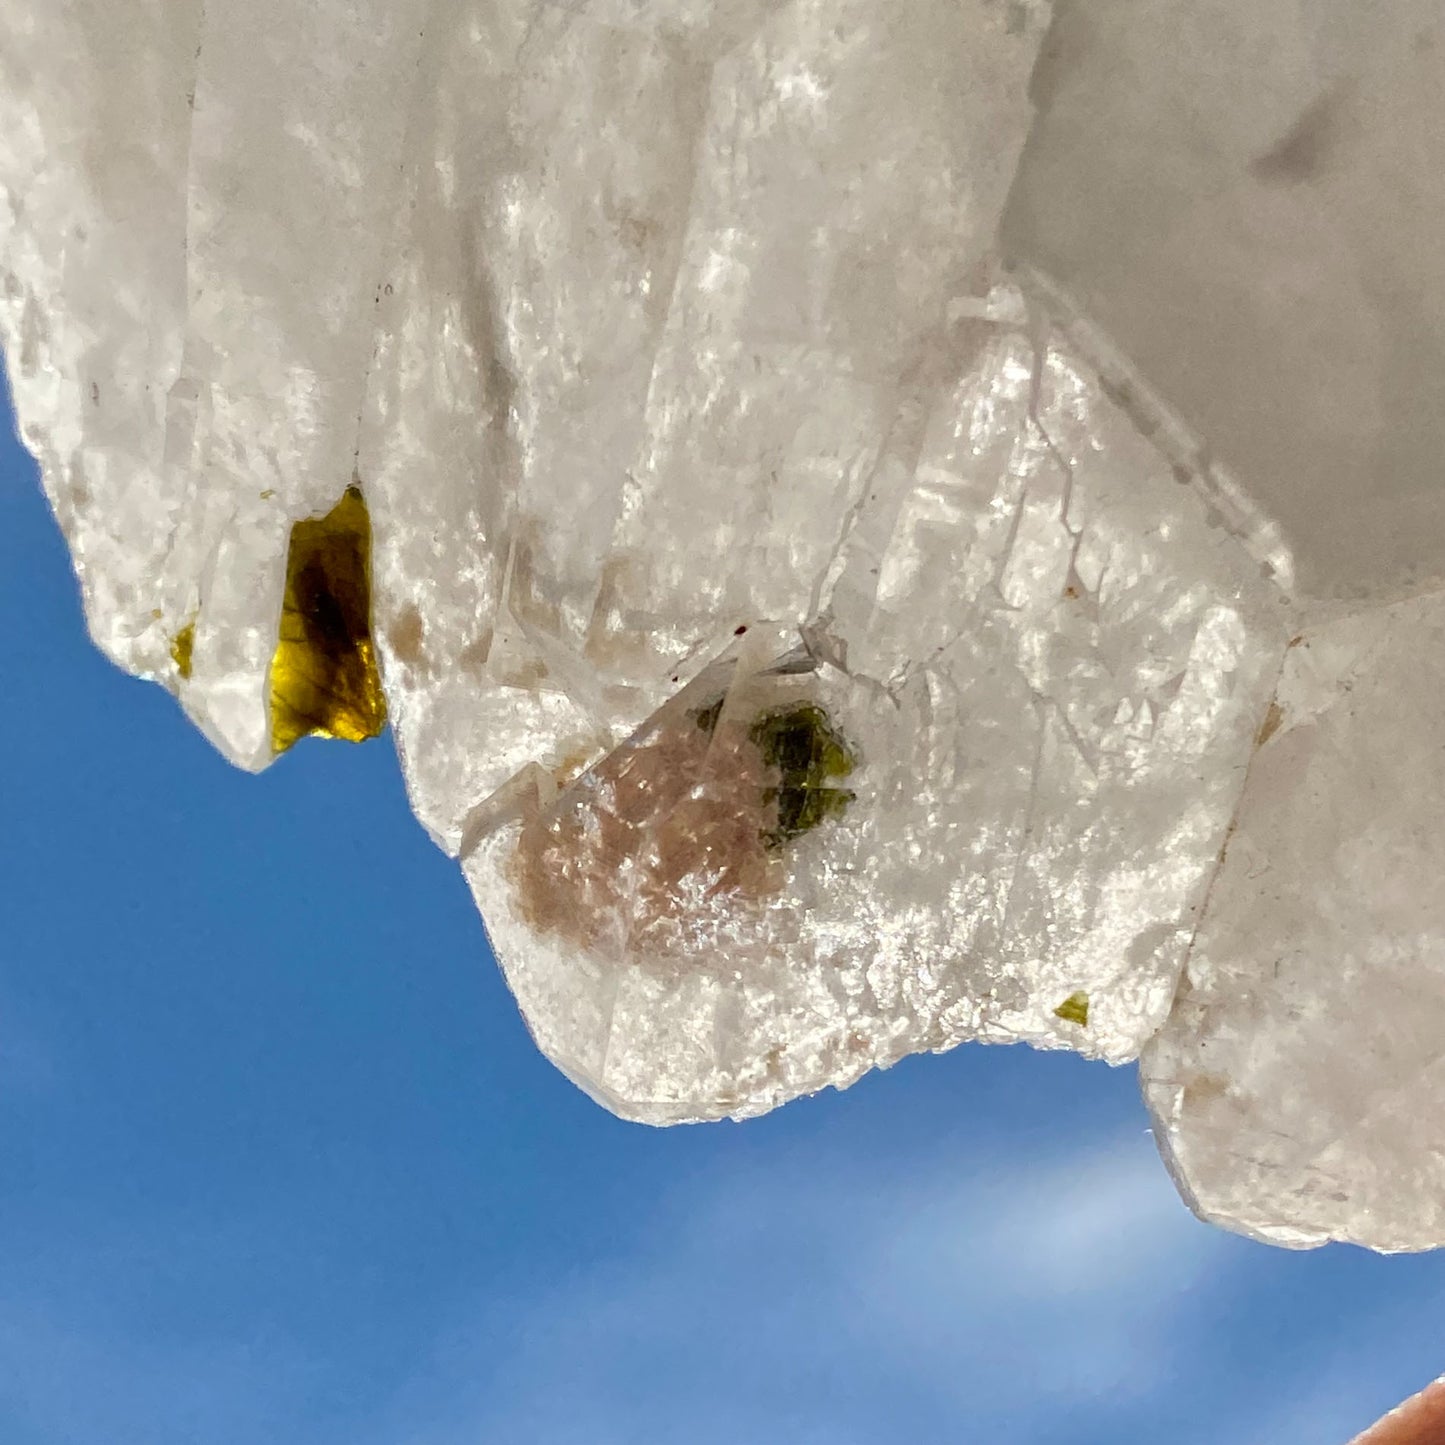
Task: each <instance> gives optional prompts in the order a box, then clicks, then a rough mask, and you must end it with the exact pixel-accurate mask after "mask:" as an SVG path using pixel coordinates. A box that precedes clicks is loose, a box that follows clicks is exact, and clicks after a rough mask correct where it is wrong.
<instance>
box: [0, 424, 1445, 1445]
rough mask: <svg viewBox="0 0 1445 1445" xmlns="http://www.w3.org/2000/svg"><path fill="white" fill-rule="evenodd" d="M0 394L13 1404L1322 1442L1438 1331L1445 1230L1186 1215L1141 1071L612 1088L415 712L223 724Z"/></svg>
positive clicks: (709, 1444) (1029, 1440)
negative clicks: (96, 619) (551, 1058)
mask: <svg viewBox="0 0 1445 1445" xmlns="http://www.w3.org/2000/svg"><path fill="white" fill-rule="evenodd" d="M4 430H5V439H4V441H3V451H0V680H3V683H0V685H3V704H0V1442H3V1445H293V1442H294V1445H484V1442H485V1445H490V1442H502V1445H511V1442H519V1445H531V1442H538V1445H674V1442H676V1445H754V1442H772V1441H781V1442H787V1445H890V1442H895V1441H897V1442H903V1441H907V1442H916V1445H928V1442H940V1445H943V1442H947V1445H960V1442H962V1445H967V1442H972V1441H978V1442H980V1445H982V1442H990V1445H992V1442H996V1441H1007V1442H1010V1445H1095V1442H1098V1445H1104V1442H1108V1445H1119V1442H1132V1441H1140V1442H1151V1445H1152V1442H1156V1441H1169V1442H1171V1445H1195V1442H1199V1445H1204V1442H1209V1445H1218V1442H1227V1445H1332V1442H1342V1441H1344V1440H1345V1439H1346V1438H1347V1437H1348V1436H1350V1435H1351V1434H1352V1433H1353V1432H1354V1431H1356V1430H1358V1429H1360V1428H1362V1427H1363V1426H1364V1425H1366V1424H1367V1423H1368V1422H1369V1421H1371V1420H1372V1419H1373V1418H1374V1417H1375V1416H1376V1415H1378V1414H1379V1413H1381V1412H1382V1411H1383V1410H1384V1409H1386V1408H1387V1407H1388V1406H1390V1405H1392V1404H1394V1403H1395V1402H1396V1401H1398V1400H1399V1399H1400V1398H1401V1397H1403V1396H1404V1395H1405V1394H1407V1393H1409V1392H1410V1391H1412V1390H1414V1389H1415V1388H1417V1387H1419V1386H1420V1385H1421V1384H1423V1383H1424V1382H1425V1381H1426V1380H1427V1379H1429V1378H1430V1377H1432V1376H1433V1375H1435V1374H1436V1373H1438V1372H1439V1371H1440V1370H1441V1369H1442V1368H1445V1259H1442V1258H1440V1257H1435V1256H1416V1257H1407V1258H1399V1259H1381V1258H1376V1257H1373V1256H1370V1255H1367V1254H1364V1253H1362V1252H1360V1251H1356V1250H1351V1249H1345V1248H1334V1249H1328V1250H1322V1251H1317V1252H1315V1253H1312V1254H1303V1255H1300V1254H1290V1253H1286V1252H1283V1251H1277V1250H1272V1249H1268V1248H1265V1247H1263V1246H1260V1245H1256V1244H1252V1243H1248V1242H1246V1241H1243V1240H1239V1239H1235V1238H1232V1237H1230V1236H1227V1235H1225V1234H1222V1233H1220V1232H1217V1231H1215V1230H1212V1229H1210V1228H1207V1227H1206V1226H1204V1225H1201V1224H1198V1223H1196V1222H1195V1221H1194V1220H1193V1219H1192V1218H1191V1217H1190V1215H1189V1214H1188V1213H1187V1211H1186V1210H1185V1208H1184V1206H1183V1205H1182V1204H1180V1203H1179V1201H1178V1200H1177V1198H1176V1197H1175V1194H1174V1192H1173V1189H1172V1188H1171V1186H1170V1184H1169V1182H1168V1180H1167V1178H1166V1176H1165V1174H1164V1170H1163V1168H1162V1166H1161V1165H1160V1164H1159V1162H1158V1158H1157V1156H1156V1154H1155V1151H1154V1148H1153V1145H1152V1144H1151V1142H1150V1140H1149V1137H1148V1135H1147V1132H1146V1124H1147V1121H1146V1117H1145V1114H1144V1110H1143V1107H1142V1105H1141V1103H1140V1102H1139V1098H1138V1094H1137V1088H1136V1084H1135V1079H1134V1074H1133V1071H1132V1069H1129V1070H1109V1069H1107V1068H1105V1067H1104V1066H1102V1065H1092V1064H1085V1063H1083V1062H1082V1061H1080V1060H1078V1059H1075V1058H1073V1057H1072V1056H1065V1055H1046V1054H1036V1053H1033V1052H1031V1051H1027V1050H1024V1049H984V1048H964V1049H959V1050H957V1051H955V1052H954V1053H952V1054H948V1055H944V1056H941V1057H930V1058H921V1059H911V1060H909V1061H907V1062H906V1063H904V1064H903V1065H900V1066H899V1067H898V1068H895V1069H893V1070H892V1071H890V1072H888V1073H886V1074H878V1075H873V1076H871V1077H870V1078H868V1079H867V1080H865V1081H864V1082H863V1083H861V1084H859V1085H858V1086H856V1087H855V1088H853V1089H852V1090H850V1091H848V1092H847V1093H845V1094H835V1093H831V1092H830V1093H827V1094H825V1095H822V1096H820V1097H818V1098H815V1099H811V1100H804V1101H801V1102H799V1103H796V1104H793V1105H790V1106H788V1107H787V1108H785V1109H783V1110H781V1111H779V1112H778V1113H775V1114H773V1115H771V1116H770V1117H768V1118H766V1119H761V1120H757V1121H754V1122H751V1123H749V1124H746V1125H741V1126H739V1125H711V1126H706V1127H700V1128H683V1129H672V1130H666V1131H655V1130H649V1129H645V1128H642V1127H639V1126H635V1125H628V1124H623V1123H620V1122H619V1121H617V1120H616V1119H613V1118H611V1117H610V1116H609V1115H607V1114H606V1113H604V1112H603V1111H602V1110H601V1109H599V1108H598V1107H597V1106H596V1105H594V1104H592V1103H590V1102H589V1101H588V1100H587V1099H586V1098H584V1097H583V1096H582V1095H581V1094H580V1093H578V1092H577V1091H576V1090H575V1089H573V1088H572V1087H571V1086H570V1085H569V1084H568V1083H567V1082H566V1081H565V1080H564V1079H563V1078H562V1077H561V1076H560V1075H559V1074H557V1073H556V1072H555V1071H554V1070H553V1069H552V1068H551V1067H550V1066H549V1065H548V1064H547V1063H546V1062H545V1061H544V1060H543V1059H542V1058H541V1057H540V1055H538V1054H537V1052H536V1051H535V1049H534V1048H533V1047H532V1044H531V1042H530V1040H529V1039H528V1037H527V1034H526V1031H525V1029H524V1028H523V1026H522V1024H521V1022H520V1020H519V1018H518V1016H517V1013H516V1010H515V1008H514V1007H513V1004H512V1001H511V998H510V996H509V995H508V993H507V991H506V988H505V986H504V985H503V983H502V981H501V979H500V977H499V975H498V973H497V971H496V968H495V966H494V964H493V963H492V960H491V959H490V957H489V956H488V953H487V950H486V947H485V944H484V941H483V935H482V930H481V928H480V926H479V924H478V921H477V918H476V916H475V913H474V910H473V907H472V903H471V899H470V897H469V895H468V893H467V891H466V888H465V886H464V885H463V882H462V879H461V877H460V874H459V873H458V871H457V869H456V868H455V867H454V866H453V865H452V864H451V863H450V862H448V860H447V859H446V858H444V857H443V856H442V855H441V854H440V853H439V852H437V851H436V849H435V848H434V847H433V846H432V845H431V844H430V843H429V842H428V840H427V839H426V837H425V836H424V835H423V833H422V831H421V829H420V827H419V826H418V825H417V824H416V823H415V822H414V821H413V819H412V817H411V815H410V813H409V811H408V809H407V806H406V800H405V796H404V793H403V789H402V783H401V779H400V776H399V774H398V771H397V766H396V761H395V758H394V755H393V753H392V751H391V748H390V746H389V744H388V743H387V742H377V743H372V744H369V745H366V746H363V747H359V748H354V747H349V746H345V745H341V744H321V743H314V742H313V743H306V744H303V745H301V746H300V747H298V748H297V749H296V750H295V751H294V752H293V753H292V754H290V755H289V756H287V757H286V758H284V759H282V761H281V762H280V763H279V764H278V765H277V766H276V767H275V768H273V769H272V770H271V771H270V772H269V773H267V774H265V775H264V776H262V777H260V778H252V777H248V776H245V775H243V774H242V773H239V772H237V771H235V770H233V769H231V768H230V767H229V766H227V765H226V764H225V763H224V762H223V761H222V760H221V759H220V758H219V757H218V756H217V755H216V754H215V753H213V752H212V751H211V749H210V748H209V746H208V745H207V744H206V743H205V742H204V741H203V740H202V738H201V737H200V735H199V734H198V733H196V732H195V731H193V730H192V729H191V728H190V726H189V725H187V724H186V723H185V722H184V720H183V719H182V717H181V714H180V712H179V711H178V709H177V708H176V707H175V705H174V703H173V702H172V701H171V699H170V698H169V697H168V696H167V695H166V694H165V693H164V692H162V691H161V690H160V689H159V688H155V687H151V686H147V685H145V684H142V683H139V682H135V681H133V680H131V679H128V678H126V677H124V676H123V675H122V674H120V673H119V672H118V671H116V670H115V669H114V668H113V667H111V666H110V664H108V663H107V662H106V661H104V660H103V658H102V657H101V656H100V654H99V653H98V652H96V651H95V650H94V648H93V647H92V646H91V645H90V643H89V641H88V640H87V638H86V636H85V632H84V627H83V623H82V620H81V615H80V610H79V605H78V601H77V597H76V589H75V584H74V581H73V578H72V575H71V571H70V566H69V561H68V558H67V555H66V552H65V549H64V547H63V545H62V543H61V540H60V538H59V536H58V534H57V531H56V528H55V525H54V522H53V520H52V518H51V516H50V514H49V512H48V510H47V508H46V506H45V504H44V502H43V500H42V497H41V494H40V491H39V488H38V484H37V481H36V477H35V472H34V467H33V464H32V463H31V462H30V460H29V458H28V457H27V456H26V454H25V453H24V452H23V451H22V450H21V448H20V446H19V444H18V443H17V442H15V441H14V440H13V437H12V436H11V435H10V425H9V420H8V417H7V418H6V421H5V428H4Z"/></svg>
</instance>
